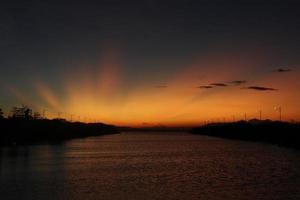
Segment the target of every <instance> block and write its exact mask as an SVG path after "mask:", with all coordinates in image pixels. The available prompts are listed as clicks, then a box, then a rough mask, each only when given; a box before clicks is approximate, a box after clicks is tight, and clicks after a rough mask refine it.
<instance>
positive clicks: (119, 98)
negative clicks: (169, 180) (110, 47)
mask: <svg viewBox="0 0 300 200" xmlns="http://www.w3.org/2000/svg"><path fill="white" fill-rule="evenodd" d="M105 58H107V59H104V62H101V63H100V64H99V66H97V70H89V67H87V66H83V67H81V68H80V69H85V70H74V71H72V73H68V74H67V75H66V76H65V80H64V81H63V82H64V83H63V85H62V86H61V88H62V90H63V91H64V93H63V94H60V93H57V92H56V91H54V90H51V89H50V87H49V86H47V84H46V83H42V82H37V83H35V85H34V89H35V91H36V94H37V95H38V96H39V98H40V99H41V101H39V102H37V103H36V105H37V106H36V107H37V108H38V109H41V108H43V109H46V110H47V114H46V115H47V117H49V118H55V117H57V116H58V115H59V114H58V112H60V113H61V117H64V118H66V119H68V120H70V119H71V118H72V120H73V121H74V120H75V121H84V122H96V121H100V122H103V123H109V124H116V125H122V126H162V125H164V126H193V125H198V124H199V123H201V122H203V121H232V120H239V119H244V117H245V114H246V116H247V119H250V118H259V113H258V110H262V113H263V118H264V119H266V118H269V119H278V112H277V111H276V110H274V106H282V109H283V120H292V119H294V120H299V119H300V94H299V88H300V82H299V80H298V77H300V73H299V71H293V73H281V74H280V73H272V72H268V71H266V72H265V73H256V72H255V70H254V69H253V68H252V67H251V66H258V65H266V64H267V62H266V61H265V60H264V59H262V58H260V57H257V56H254V57H253V56H252V57H251V56H250V57H247V56H243V55H238V56H229V55H217V56H211V55H209V56H206V57H203V58H199V59H197V61H196V62H193V63H192V64H191V65H190V66H185V67H183V68H182V69H183V70H181V71H177V72H176V73H174V74H173V75H172V76H170V78H169V79H168V80H166V81H165V83H166V86H167V87H165V88H158V87H155V85H152V84H144V85H141V86H140V87H134V88H131V89H130V90H125V89H124V87H123V84H124V83H122V77H121V75H122V74H121V70H122V66H121V64H119V62H118V56H116V53H115V52H114V51H112V52H109V53H108V54H107V55H106V56H105ZM236 58H238V59H236ZM241 66H242V67H243V69H241ZM91 69H92V68H91ZM233 80H247V81H249V83H248V84H247V86H249V85H263V86H266V87H272V88H278V89H279V90H278V91H254V90H246V89H245V90H243V89H241V87H244V85H239V86H236V85H230V84H229V83H228V82H230V81H233ZM214 82H222V83H227V84H229V86H227V87H215V88H213V89H200V88H197V86H200V85H209V84H210V83H214ZM10 90H11V92H12V93H14V94H15V96H16V97H17V98H18V99H19V101H20V102H22V103H27V102H28V101H29V100H27V98H29V97H24V96H23V95H21V93H20V92H18V90H16V89H15V88H13V87H11V88H10ZM25 99H26V101H25Z"/></svg>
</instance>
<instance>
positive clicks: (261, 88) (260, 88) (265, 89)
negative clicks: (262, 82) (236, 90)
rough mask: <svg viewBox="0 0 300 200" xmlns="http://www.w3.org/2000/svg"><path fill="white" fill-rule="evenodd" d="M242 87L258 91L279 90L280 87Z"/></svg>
mask: <svg viewBox="0 0 300 200" xmlns="http://www.w3.org/2000/svg"><path fill="white" fill-rule="evenodd" d="M241 89H247V90H257V91H276V90H278V89H275V88H270V87H261V86H249V87H243V88H241Z"/></svg>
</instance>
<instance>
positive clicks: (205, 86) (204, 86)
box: [197, 85, 213, 89]
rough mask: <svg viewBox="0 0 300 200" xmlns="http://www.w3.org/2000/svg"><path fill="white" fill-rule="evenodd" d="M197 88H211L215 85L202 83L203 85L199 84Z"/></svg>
mask: <svg viewBox="0 0 300 200" xmlns="http://www.w3.org/2000/svg"><path fill="white" fill-rule="evenodd" d="M197 88H201V89H211V88H213V86H210V85H201V86H198V87H197Z"/></svg>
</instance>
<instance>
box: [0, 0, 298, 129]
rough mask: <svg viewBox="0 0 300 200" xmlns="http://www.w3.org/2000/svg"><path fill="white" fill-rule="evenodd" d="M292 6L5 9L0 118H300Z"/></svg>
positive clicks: (33, 4)
mask: <svg viewBox="0 0 300 200" xmlns="http://www.w3.org/2000/svg"><path fill="white" fill-rule="evenodd" d="M299 6H300V3H299V2H298V1H296V0H295V1H291V0H286V1H277V0H273V1H262V0H260V1H256V0H253V1H230V0H228V1H225V0H224V1H214V0H210V1H208V0H205V1H199V0H195V1H194V0H182V1H176V0H173V1H163V0H144V1H142V0H139V1H131V0H129V1H124V0H119V1H117V0H110V1H108V0H107V1H97V2H96V1H72V3H70V2H68V1H59V3H55V2H54V1H42V2H40V1H33V0H32V1H26V2H24V1H7V2H6V3H5V1H3V2H1V3H0V84H1V85H0V108H3V109H4V111H5V112H6V114H7V113H9V111H10V108H11V107H12V106H16V105H21V104H26V105H28V106H30V107H32V108H33V109H34V110H36V111H39V112H41V113H42V112H43V110H45V113H46V116H47V117H49V118H55V117H57V116H58V112H60V113H61V114H60V115H61V117H64V118H66V119H68V120H70V119H71V117H72V119H73V120H78V121H85V122H94V121H101V122H104V123H111V124H117V125H130V126H157V125H172V126H182V125H196V124H199V123H200V122H203V121H207V120H209V121H231V120H239V119H244V117H245V114H246V117H247V119H250V118H259V110H261V111H262V117H263V118H264V119H266V118H270V119H279V112H278V110H276V109H274V107H278V106H281V108H282V118H283V120H288V121H289V120H300V57H299V55H300V12H299Z"/></svg>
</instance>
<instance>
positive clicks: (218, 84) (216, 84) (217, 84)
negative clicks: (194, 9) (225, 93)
mask: <svg viewBox="0 0 300 200" xmlns="http://www.w3.org/2000/svg"><path fill="white" fill-rule="evenodd" d="M210 85H213V86H220V87H226V86H228V85H227V84H225V83H211V84H210Z"/></svg>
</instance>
